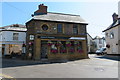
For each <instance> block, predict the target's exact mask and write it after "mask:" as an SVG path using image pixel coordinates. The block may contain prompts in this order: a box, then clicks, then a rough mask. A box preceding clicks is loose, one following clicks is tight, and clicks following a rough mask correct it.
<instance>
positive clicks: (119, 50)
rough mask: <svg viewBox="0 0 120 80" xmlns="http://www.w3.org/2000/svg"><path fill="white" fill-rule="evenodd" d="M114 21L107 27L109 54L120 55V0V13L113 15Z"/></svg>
mask: <svg viewBox="0 0 120 80" xmlns="http://www.w3.org/2000/svg"><path fill="white" fill-rule="evenodd" d="M112 18H113V23H112V24H111V25H110V26H109V27H108V28H107V29H105V30H104V31H103V32H105V39H106V44H107V45H106V47H107V54H111V55H120V35H119V34H120V1H119V2H118V14H116V13H114V14H113V15H112Z"/></svg>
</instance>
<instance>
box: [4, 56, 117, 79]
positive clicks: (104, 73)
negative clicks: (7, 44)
mask: <svg viewBox="0 0 120 80" xmlns="http://www.w3.org/2000/svg"><path fill="white" fill-rule="evenodd" d="M3 62H4V65H10V66H11V67H10V66H8V67H7V66H6V67H4V66H3V69H2V73H3V74H5V75H9V76H12V77H14V78H118V61H117V60H112V59H107V58H100V57H98V56H96V55H90V59H82V60H76V61H69V62H66V63H54V64H34V65H32V64H30V65H25V62H23V61H21V62H20V61H19V62H17V61H10V60H8V61H7V60H5V61H3ZM22 63H23V64H24V65H22ZM26 63H27V61H26ZM12 64H13V65H15V64H20V65H16V66H14V67H13V66H12Z"/></svg>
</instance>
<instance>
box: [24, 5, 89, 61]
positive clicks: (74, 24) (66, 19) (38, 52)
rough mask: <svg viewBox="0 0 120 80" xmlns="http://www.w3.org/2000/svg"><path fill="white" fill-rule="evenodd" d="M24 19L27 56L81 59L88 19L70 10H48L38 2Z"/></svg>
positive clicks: (85, 44) (84, 55) (83, 51)
mask: <svg viewBox="0 0 120 80" xmlns="http://www.w3.org/2000/svg"><path fill="white" fill-rule="evenodd" d="M38 8H39V9H38V10H37V11H35V12H34V15H32V19H31V20H30V21H28V22H27V23H26V27H27V39H26V44H27V46H26V50H27V54H28V55H27V56H28V57H32V59H35V60H41V59H49V60H51V59H55V60H56V59H68V60H69V59H81V58H88V55H87V40H86V39H87V32H86V25H87V23H86V22H85V21H84V20H83V19H82V18H81V17H80V16H79V15H72V14H63V13H53V12H47V6H45V5H44V4H40V5H39V6H38Z"/></svg>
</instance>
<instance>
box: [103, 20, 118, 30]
mask: <svg viewBox="0 0 120 80" xmlns="http://www.w3.org/2000/svg"><path fill="white" fill-rule="evenodd" d="M117 25H120V18H118V20H117V21H114V22H113V23H112V24H111V25H110V26H109V27H108V28H107V29H105V30H104V31H103V32H105V31H107V30H110V29H112V28H114V27H117Z"/></svg>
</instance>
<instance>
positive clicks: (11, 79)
mask: <svg viewBox="0 0 120 80" xmlns="http://www.w3.org/2000/svg"><path fill="white" fill-rule="evenodd" d="M0 76H1V77H2V78H9V79H10V80H16V79H15V78H13V77H12V76H8V75H5V74H0Z"/></svg>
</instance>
